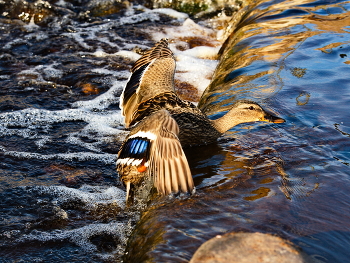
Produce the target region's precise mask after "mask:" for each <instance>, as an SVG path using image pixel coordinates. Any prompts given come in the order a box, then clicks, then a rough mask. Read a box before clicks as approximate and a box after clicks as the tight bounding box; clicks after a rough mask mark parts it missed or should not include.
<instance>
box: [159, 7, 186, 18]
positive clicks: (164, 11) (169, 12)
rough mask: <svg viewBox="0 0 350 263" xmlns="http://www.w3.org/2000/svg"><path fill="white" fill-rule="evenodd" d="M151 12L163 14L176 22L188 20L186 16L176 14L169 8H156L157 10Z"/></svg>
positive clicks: (176, 12)
mask: <svg viewBox="0 0 350 263" xmlns="http://www.w3.org/2000/svg"><path fill="white" fill-rule="evenodd" d="M153 12H155V13H160V14H164V15H167V16H170V17H172V18H176V19H177V20H185V19H187V18H188V14H186V13H182V12H178V11H176V10H174V9H171V8H157V9H153Z"/></svg>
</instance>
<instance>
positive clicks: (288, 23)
mask: <svg viewBox="0 0 350 263" xmlns="http://www.w3.org/2000/svg"><path fill="white" fill-rule="evenodd" d="M349 7H350V2H349V1H337V2H334V1H333V2H332V1H328V2H327V1H312V0H308V1H254V3H251V4H249V6H248V7H246V8H245V9H244V11H242V12H244V13H241V14H240V15H241V16H240V19H237V20H236V21H233V23H234V25H237V27H236V28H234V29H232V30H231V31H230V30H228V32H232V34H231V37H230V38H229V39H228V41H226V43H225V45H224V48H223V49H222V50H221V53H222V57H221V61H220V64H219V66H218V68H217V69H216V71H215V75H214V78H213V81H212V82H211V84H210V86H209V88H208V89H207V90H206V91H205V92H204V94H203V97H202V99H201V101H200V102H199V106H200V107H201V108H202V109H203V110H204V111H205V112H206V113H207V114H210V115H211V116H213V117H218V116H220V115H222V114H223V112H225V111H227V110H228V109H229V107H230V105H231V104H232V102H233V101H235V100H236V99H239V98H250V99H253V100H255V101H258V102H259V103H262V104H263V105H264V107H265V108H269V107H270V108H272V109H273V110H276V111H278V112H279V113H278V115H280V116H283V117H286V119H287V122H286V124H285V125H283V126H282V125H280V126H277V125H274V126H272V125H261V124H252V125H248V126H245V128H246V129H244V126H242V127H237V129H235V131H238V133H233V132H231V133H228V134H227V135H225V136H224V137H223V138H222V139H221V140H219V143H218V144H217V145H215V146H208V148H207V149H209V150H208V151H209V153H206V152H205V150H203V149H202V148H198V149H197V151H198V152H196V149H195V148H193V149H190V150H189V152H190V154H189V156H191V161H190V162H191V163H192V167H191V169H192V171H193V173H194V178H195V183H196V186H197V194H196V195H195V196H194V197H192V198H191V199H185V200H184V199H175V200H171V201H168V202H166V201H164V202H163V203H162V204H161V205H160V204H158V203H155V204H154V207H155V209H154V210H152V213H153V218H158V219H157V221H158V222H162V224H163V227H164V228H166V229H167V230H166V233H164V234H163V238H164V240H165V241H163V242H166V245H165V244H155V246H154V248H153V250H152V251H151V252H147V254H148V255H149V256H151V258H152V259H153V260H154V261H157V262H158V261H159V262H165V261H171V262H185V261H186V260H188V259H189V258H190V254H191V253H192V252H193V251H194V250H195V249H196V248H197V247H198V246H199V245H200V244H201V243H202V242H203V241H206V240H208V239H209V238H211V237H213V236H215V235H216V234H223V233H226V232H229V231H240V230H244V231H260V232H269V233H274V234H278V235H280V236H282V237H285V238H288V239H290V240H293V241H294V242H295V243H297V244H298V245H300V246H301V247H302V248H303V249H304V250H305V251H306V252H307V253H308V254H309V255H311V256H312V257H313V258H315V259H316V260H318V262H346V261H347V260H348V256H347V255H348V250H347V248H346V247H349V246H350V239H349V236H348V233H349V230H350V225H349V222H350V217H349V215H350V210H349V208H350V203H349V200H350V199H349V194H348V193H349V180H350V179H349V173H350V170H349V163H350V155H349V149H350V140H349V132H348V130H349V129H348V127H349V125H348V123H349V121H350V119H349V115H348V114H347V112H346V109H347V105H349V103H350V89H349V87H350V86H349V85H350V81H349V79H348V78H347V77H346V76H348V75H349V74H350V69H349V67H348V63H349V62H348V56H349V51H350V48H349V44H350V42H349V41H348V40H347V39H349V24H350V23H349V17H350V9H349ZM266 104H267V105H266ZM232 137H235V138H236V140H233V139H232ZM165 215H167V216H165ZM153 220H154V219H153ZM138 227H139V228H140V229H142V228H143V226H142V225H140V226H138ZM135 231H138V229H136V230H135ZM338 242H339V245H336V244H337V243H338ZM329 243H331V244H332V248H331V249H330V248H329V246H328V245H327V244H329ZM175 251H176V252H175ZM184 251H186V252H184ZM188 251H189V252H190V253H188ZM171 253H172V254H171ZM170 254H171V255H172V256H171V257H170V256H169V255H170Z"/></svg>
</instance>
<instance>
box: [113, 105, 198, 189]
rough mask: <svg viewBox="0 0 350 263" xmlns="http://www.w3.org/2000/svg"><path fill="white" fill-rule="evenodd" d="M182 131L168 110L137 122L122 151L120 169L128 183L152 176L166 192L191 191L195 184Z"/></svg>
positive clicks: (158, 186) (121, 174) (119, 157)
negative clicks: (180, 133)
mask: <svg viewBox="0 0 350 263" xmlns="http://www.w3.org/2000/svg"><path fill="white" fill-rule="evenodd" d="M178 134H179V126H178V124H177V123H176V121H175V120H174V119H173V118H172V117H171V115H170V114H169V112H168V111H166V110H164V109H163V110H159V111H157V112H155V113H153V114H152V115H150V116H149V117H147V118H145V119H144V120H142V121H141V122H140V123H139V124H137V126H136V127H135V128H134V129H133V130H132V132H131V134H130V136H129V137H128V138H127V140H126V142H125V143H124V144H123V146H122V148H121V150H120V151H119V153H118V160H117V170H118V172H119V174H120V176H121V179H122V180H123V182H124V183H125V184H126V185H127V186H128V185H130V182H131V183H132V184H133V183H137V180H135V179H138V181H141V180H142V178H143V177H145V176H149V175H152V176H153V181H154V186H155V187H156V188H157V190H158V192H159V193H161V194H163V195H167V194H170V193H177V192H179V191H181V192H191V191H192V190H193V189H194V183H193V179H192V175H191V171H190V168H189V165H188V162H187V158H186V156H185V153H184V151H183V150H182V147H181V144H180V141H179V139H178ZM131 170H132V171H134V172H133V173H130V171H131Z"/></svg>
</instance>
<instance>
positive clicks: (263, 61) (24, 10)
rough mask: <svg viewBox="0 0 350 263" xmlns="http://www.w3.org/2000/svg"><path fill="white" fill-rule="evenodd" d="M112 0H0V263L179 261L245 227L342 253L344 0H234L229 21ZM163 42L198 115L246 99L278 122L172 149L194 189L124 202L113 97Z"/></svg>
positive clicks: (347, 240) (320, 252) (348, 207)
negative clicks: (145, 54)
mask: <svg viewBox="0 0 350 263" xmlns="http://www.w3.org/2000/svg"><path fill="white" fill-rule="evenodd" d="M111 2H113V1H103V3H106V6H103V5H99V4H98V3H99V1H86V2H83V1H63V0H61V1H57V2H52V3H51V2H45V1H36V2H31V1H29V2H24V1H9V2H6V1H5V2H1V1H0V8H1V9H0V11H1V17H0V43H1V46H0V52H1V53H0V87H1V90H0V101H1V104H0V121H1V122H0V160H1V161H0V187H1V190H0V194H1V200H2V202H1V206H0V207H1V210H0V213H1V214H0V224H1V230H0V248H1V249H0V261H1V262H58V261H60V262H62V261H63V262H71V261H76V262H83V261H84V262H101V261H105V262H121V261H124V262H186V261H188V260H189V259H190V258H191V256H192V254H193V253H194V252H195V250H196V249H197V248H198V247H199V246H200V245H201V244H202V243H203V242H205V241H206V240H208V239H210V238H211V237H214V236H215V235H218V234H224V233H227V232H231V231H249V232H251V231H259V232H264V233H273V234H276V235H279V236H281V237H284V238H286V239H288V240H290V241H292V242H293V243H294V244H296V245H298V246H299V247H301V248H302V249H303V250H304V251H305V252H306V253H307V254H309V255H310V256H311V257H313V258H314V259H315V261H316V262H347V261H348V258H349V256H350V252H349V249H348V248H349V247H350V235H349V234H350V201H349V200H350V198H349V197H350V196H349V192H350V191H349V190H350V184H349V181H350V178H349V176H350V169H349V165H350V153H349V151H350V138H349V137H350V117H349V114H348V107H349V106H348V105H349V102H350V80H349V76H350V68H349V67H350V60H349V57H350V52H349V50H350V37H349V31H350V27H349V25H350V21H349V17H350V16H349V15H350V10H349V9H350V2H349V1H306V0H303V1H253V2H254V3H249V2H247V3H245V4H243V8H242V9H240V11H238V13H237V14H236V19H235V20H233V21H231V22H230V23H229V24H228V25H229V26H227V24H226V22H225V21H226V20H227V19H228V18H227V17H226V16H225V15H224V12H222V13H220V12H216V13H215V16H213V15H211V16H210V15H207V16H203V17H201V18H193V17H192V18H193V19H189V18H188V15H186V14H184V13H179V12H176V11H174V10H169V9H155V10H152V9H148V8H146V7H144V6H141V5H137V4H134V5H132V4H126V2H123V4H120V5H117V4H116V3H114V4H113V5H112V6H113V8H111V7H110V6H109V4H110V3H111ZM32 14H36V15H34V19H33V16H32ZM208 14H210V13H208ZM217 14H220V16H216V15H217ZM223 28H226V31H225V30H224V29H223ZM229 35H230V37H229V38H228V40H227V41H226V42H224V45H223V46H222V48H221V50H220V47H221V45H222V44H223V40H224V36H229ZM162 37H168V38H169V39H170V43H171V44H170V47H171V49H172V50H173V51H174V53H175V56H176V59H177V73H176V85H177V89H178V91H179V92H180V94H181V96H182V97H183V98H185V99H189V100H192V101H194V102H199V106H200V107H201V108H202V109H203V111H205V112H206V113H207V114H208V115H210V116H211V117H212V118H217V117H219V116H221V115H222V114H223V113H224V112H225V111H227V110H228V109H229V107H230V105H231V104H232V103H233V102H234V101H235V100H236V99H239V98H249V99H253V100H255V101H257V102H258V103H260V104H261V105H262V106H263V107H264V108H267V109H268V110H270V111H272V112H275V113H276V114H278V115H279V116H281V117H283V118H285V119H286V123H284V124H262V123H254V124H248V125H241V126H239V127H236V128H234V129H232V130H230V131H229V132H228V133H227V134H225V135H224V136H223V137H222V138H220V139H219V140H218V143H216V144H212V145H208V146H201V147H193V148H189V149H186V154H187V156H188V159H189V163H190V167H191V171H192V174H193V177H194V181H195V185H196V188H197V192H196V194H194V195H193V196H190V197H188V196H179V197H176V198H174V197H165V198H156V199H154V200H152V201H150V202H149V203H148V204H147V205H145V204H143V205H135V206H131V207H126V206H125V202H124V200H125V189H124V187H123V186H122V184H121V183H120V181H119V179H118V174H117V173H116V171H115V159H116V154H117V152H118V149H119V146H120V144H121V143H122V141H123V138H124V137H125V135H126V134H127V133H126V131H124V130H123V126H122V119H121V115H120V110H119V107H118V102H119V96H120V93H121V90H122V88H123V86H124V85H125V84H126V81H127V79H128V77H129V69H130V67H131V65H132V63H133V62H134V61H135V60H136V59H137V58H139V57H140V51H143V50H145V49H147V48H149V47H151V46H152V45H153V43H154V42H155V41H158V40H159V39H160V38H162ZM218 52H219V53H220V54H221V57H220V62H219V61H218V60H215V59H217V56H216V54H217V53H218ZM218 63H219V64H218ZM214 71H215V72H214ZM208 85H209V87H208V89H206V90H205V91H204V89H205V88H206V87H207V86H208ZM203 91H204V93H203ZM202 93H203V96H202V98H201V100H199V98H200V96H201V94H202Z"/></svg>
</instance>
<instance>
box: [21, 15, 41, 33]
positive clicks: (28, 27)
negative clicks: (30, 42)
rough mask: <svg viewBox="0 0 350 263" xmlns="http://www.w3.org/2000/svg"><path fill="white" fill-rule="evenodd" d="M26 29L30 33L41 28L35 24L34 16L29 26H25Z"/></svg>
mask: <svg viewBox="0 0 350 263" xmlns="http://www.w3.org/2000/svg"><path fill="white" fill-rule="evenodd" d="M24 28H25V29H26V30H27V31H28V32H32V31H35V30H37V29H38V28H39V26H38V25H36V24H35V22H34V15H33V16H32V17H31V18H30V21H29V24H27V25H25V26H24Z"/></svg>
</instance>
